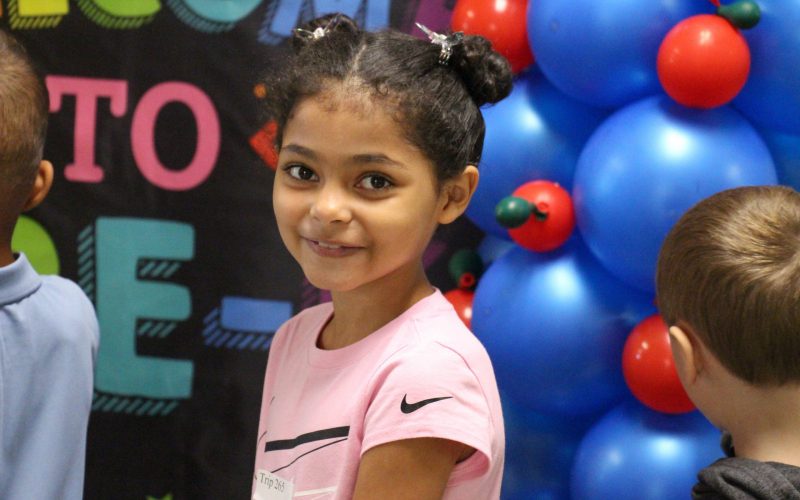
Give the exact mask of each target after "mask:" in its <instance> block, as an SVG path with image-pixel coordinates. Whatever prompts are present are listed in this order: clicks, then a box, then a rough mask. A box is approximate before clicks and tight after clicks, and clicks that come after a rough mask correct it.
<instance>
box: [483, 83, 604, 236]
mask: <svg viewBox="0 0 800 500" xmlns="http://www.w3.org/2000/svg"><path fill="white" fill-rule="evenodd" d="M482 112H483V117H484V120H485V121H486V137H485V139H484V146H483V158H482V159H481V164H480V171H481V179H480V182H479V183H478V190H477V192H476V193H475V196H473V198H472V201H471V202H470V205H469V208H467V216H468V217H469V218H470V219H472V221H473V222H475V224H477V225H478V226H479V227H480V228H481V229H483V230H484V231H485V232H487V233H491V234H493V235H495V236H499V237H501V238H504V239H506V240H510V237H509V236H508V231H506V230H505V228H503V227H502V226H500V225H499V224H498V223H497V221H496V220H495V218H494V208H495V206H496V205H497V203H499V202H500V200H502V199H503V198H505V197H506V196H509V195H511V193H513V192H514V190H515V189H517V188H518V187H519V186H521V185H522V184H525V183H526V182H529V181H534V180H539V179H544V180H549V181H553V182H558V183H559V184H561V186H563V187H564V189H567V190H569V189H570V188H571V187H572V176H573V173H574V172H575V164H576V163H577V161H578V155H579V154H580V151H581V148H582V147H583V145H584V144H585V143H586V140H587V139H588V138H589V136H590V135H591V133H592V132H593V131H594V129H595V128H597V126H598V125H599V124H600V122H601V121H602V120H603V118H605V116H606V113H603V112H600V111H597V110H593V109H591V108H589V107H588V106H585V105H583V104H580V103H578V102H576V101H573V100H572V99H569V98H568V97H566V96H564V95H563V94H561V93H560V92H559V91H557V90H556V89H554V88H553V86H552V85H550V84H549V83H547V80H545V78H544V77H543V76H542V75H541V73H539V72H537V71H530V72H528V73H525V74H523V75H521V76H520V77H519V78H518V79H517V80H516V82H515V83H514V90H513V91H512V92H511V95H509V96H508V97H506V98H505V99H503V100H502V101H500V102H499V103H497V104H495V105H494V106H490V107H485V108H484V109H483V110H482Z"/></svg>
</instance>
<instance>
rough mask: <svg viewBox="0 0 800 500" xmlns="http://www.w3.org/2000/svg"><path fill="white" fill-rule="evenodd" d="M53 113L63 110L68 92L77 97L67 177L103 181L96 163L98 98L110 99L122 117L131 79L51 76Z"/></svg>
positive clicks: (51, 107) (48, 79)
mask: <svg viewBox="0 0 800 500" xmlns="http://www.w3.org/2000/svg"><path fill="white" fill-rule="evenodd" d="M45 81H46V83H47V90H48V92H49V93H50V112H51V113H56V112H58V111H59V110H60V109H61V102H62V98H63V96H64V95H65V94H69V95H74V96H75V152H74V155H75V162H74V163H71V164H69V165H67V168H66V169H65V170H64V176H65V177H66V178H67V179H68V180H70V181H73V182H92V183H95V182H100V181H102V180H103V175H104V173H103V169H102V168H100V166H99V165H95V163H94V143H95V127H96V125H97V100H98V99H99V98H101V97H107V98H109V99H110V100H111V103H110V108H111V114H112V115H114V116H117V117H120V116H122V115H124V114H125V111H126V109H127V107H128V82H126V81H125V80H100V79H95V78H77V77H70V76H48V77H47V78H46V80H45Z"/></svg>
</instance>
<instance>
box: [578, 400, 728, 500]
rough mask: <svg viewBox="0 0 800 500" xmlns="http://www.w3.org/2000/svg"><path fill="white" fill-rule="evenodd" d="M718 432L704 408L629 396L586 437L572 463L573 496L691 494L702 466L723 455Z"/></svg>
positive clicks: (651, 498) (644, 499) (654, 499)
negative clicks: (660, 408) (684, 408)
mask: <svg viewBox="0 0 800 500" xmlns="http://www.w3.org/2000/svg"><path fill="white" fill-rule="evenodd" d="M719 438H720V435H719V431H717V430H716V429H715V428H714V427H713V426H712V425H711V424H710V423H709V422H708V421H707V420H706V419H705V418H704V417H703V416H702V415H701V414H700V413H699V412H692V413H687V414H683V415H666V414H662V413H657V412H654V411H652V410H649V409H647V408H645V407H644V406H642V405H640V404H639V403H637V402H635V401H630V402H626V403H624V404H622V405H621V406H619V407H617V408H615V409H614V410H612V411H611V412H610V413H609V414H608V415H606V416H605V417H603V418H602V419H601V420H600V421H599V422H598V423H597V424H596V425H595V426H594V427H592V429H590V430H589V432H588V433H587V434H586V436H585V437H584V439H583V441H582V442H581V444H580V447H579V448H578V453H577V456H576V458H575V464H574V465H573V468H572V481H571V482H572V487H571V491H572V496H573V498H580V499H581V500H594V499H597V500H607V499H609V498H613V499H615V500H625V499H635V500H672V499H674V498H690V497H691V493H690V492H691V490H692V485H694V483H695V482H696V476H697V473H698V472H699V471H700V469H702V468H703V467H705V466H707V465H710V464H711V463H712V462H714V461H715V460H716V459H718V458H721V457H722V452H721V450H720V447H719Z"/></svg>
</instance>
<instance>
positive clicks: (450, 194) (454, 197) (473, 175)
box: [438, 165, 479, 224]
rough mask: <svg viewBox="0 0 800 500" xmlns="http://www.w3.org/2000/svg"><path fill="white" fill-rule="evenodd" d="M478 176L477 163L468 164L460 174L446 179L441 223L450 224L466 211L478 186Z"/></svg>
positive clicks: (443, 187) (442, 193)
mask: <svg viewBox="0 0 800 500" xmlns="http://www.w3.org/2000/svg"><path fill="white" fill-rule="evenodd" d="M478 178H479V174H478V168H477V167H475V165H467V168H465V169H464V171H463V172H461V173H460V174H459V175H457V176H456V177H454V178H452V179H448V180H447V181H445V183H444V185H443V186H442V191H441V197H442V199H441V201H442V208H441V210H440V212H439V218H438V221H439V224H450V223H451V222H453V221H454V220H456V219H457V218H458V216H460V215H461V214H462V213H464V210H466V209H467V205H469V200H471V199H472V195H473V194H475V189H476V188H477V187H478Z"/></svg>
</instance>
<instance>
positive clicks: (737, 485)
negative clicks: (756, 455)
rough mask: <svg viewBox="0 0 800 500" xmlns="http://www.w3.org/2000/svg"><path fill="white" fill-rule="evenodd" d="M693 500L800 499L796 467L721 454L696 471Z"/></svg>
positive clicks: (799, 472)
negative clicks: (712, 461) (696, 479)
mask: <svg viewBox="0 0 800 500" xmlns="http://www.w3.org/2000/svg"><path fill="white" fill-rule="evenodd" d="M697 478H698V480H699V482H698V483H697V484H695V486H694V488H692V498H694V499H695V500H713V499H732V500H773V499H775V500H777V499H780V500H800V468H798V467H794V466H792V465H786V464H781V463H777V462H759V461H757V460H750V459H748V458H736V457H733V458H723V459H720V460H717V461H716V462H714V463H713V464H711V465H710V466H708V467H706V468H705V469H703V470H701V471H700V474H698V475H697Z"/></svg>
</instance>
